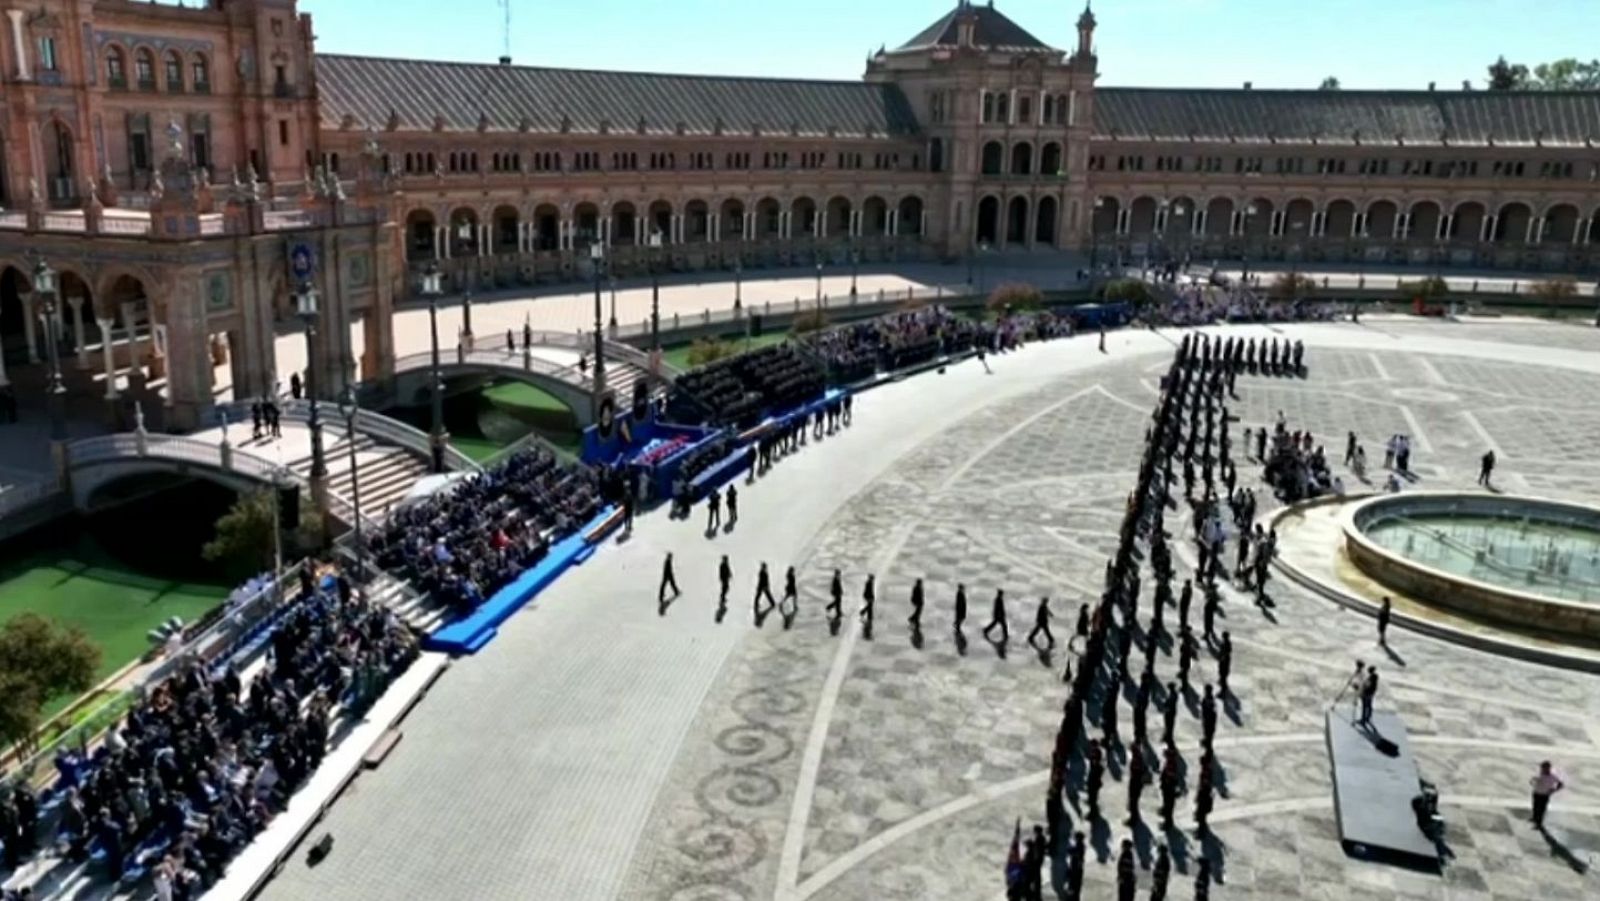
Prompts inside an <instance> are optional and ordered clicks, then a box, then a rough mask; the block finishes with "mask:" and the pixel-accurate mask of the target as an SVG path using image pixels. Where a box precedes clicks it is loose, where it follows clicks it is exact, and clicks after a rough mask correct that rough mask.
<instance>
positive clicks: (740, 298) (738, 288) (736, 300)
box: [733, 250, 744, 315]
mask: <svg viewBox="0 0 1600 901" xmlns="http://www.w3.org/2000/svg"><path fill="white" fill-rule="evenodd" d="M733 253H734V257H733V312H734V315H738V313H739V311H740V310H741V309H743V308H744V260H742V259H740V257H741V254H740V253H739V251H737V250H735V251H734V252H733Z"/></svg>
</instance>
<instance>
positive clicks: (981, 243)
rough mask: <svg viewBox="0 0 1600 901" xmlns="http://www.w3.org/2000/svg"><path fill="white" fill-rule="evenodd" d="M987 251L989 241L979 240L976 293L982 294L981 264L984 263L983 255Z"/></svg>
mask: <svg viewBox="0 0 1600 901" xmlns="http://www.w3.org/2000/svg"><path fill="white" fill-rule="evenodd" d="M988 252H989V242H988V241H979V242H978V284H977V288H978V294H979V295H982V294H983V264H984V258H983V257H984V254H986V253H988Z"/></svg>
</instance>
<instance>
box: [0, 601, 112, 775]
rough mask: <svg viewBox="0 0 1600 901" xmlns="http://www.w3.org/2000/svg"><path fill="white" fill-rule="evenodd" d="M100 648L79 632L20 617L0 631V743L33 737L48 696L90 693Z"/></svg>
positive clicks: (31, 615)
mask: <svg viewBox="0 0 1600 901" xmlns="http://www.w3.org/2000/svg"><path fill="white" fill-rule="evenodd" d="M99 667H100V649H99V648H98V647H96V646H95V645H94V644H93V643H92V642H90V641H89V637H88V636H87V635H84V634H83V632H82V631H81V630H79V629H67V628H62V627H59V626H56V625H55V624H53V623H51V622H50V621H49V620H48V619H45V618H44V617H42V616H39V615H38V614H36V613H23V614H19V615H17V616H15V617H13V618H12V619H11V620H9V621H8V622H7V623H6V624H5V626H4V627H3V628H0V745H10V744H13V743H15V742H18V741H23V740H26V739H28V738H29V737H30V736H32V734H33V731H34V730H35V729H36V728H38V726H39V711H40V710H41V709H43V707H44V705H45V704H46V703H47V702H48V701H50V699H52V698H56V697H60V696H61V695H64V694H69V693H71V694H78V693H82V692H85V691H88V690H89V688H90V687H92V686H93V685H94V674H95V671H96V670H98V669H99Z"/></svg>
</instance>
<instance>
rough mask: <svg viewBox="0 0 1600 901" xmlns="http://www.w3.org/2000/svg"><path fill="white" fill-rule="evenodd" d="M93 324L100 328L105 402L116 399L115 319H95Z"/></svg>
mask: <svg viewBox="0 0 1600 901" xmlns="http://www.w3.org/2000/svg"><path fill="white" fill-rule="evenodd" d="M94 321H95V323H96V324H98V325H99V326H100V350H101V353H102V354H103V355H104V356H105V366H106V400H116V399H117V359H116V344H115V343H114V340H113V339H114V337H115V334H116V332H115V328H116V324H117V321H116V320H115V319H110V318H107V319H101V318H100V317H98V316H96V317H95V320H94Z"/></svg>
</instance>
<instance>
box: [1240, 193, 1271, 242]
mask: <svg viewBox="0 0 1600 901" xmlns="http://www.w3.org/2000/svg"><path fill="white" fill-rule="evenodd" d="M1273 209H1274V207H1273V206H1272V201H1270V200H1267V199H1265V198H1262V197H1258V198H1256V199H1255V200H1252V201H1250V203H1249V205H1248V206H1246V207H1245V208H1244V212H1245V216H1244V233H1245V236H1246V237H1249V238H1265V237H1267V235H1269V234H1270V233H1271V231H1272V211H1273Z"/></svg>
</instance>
